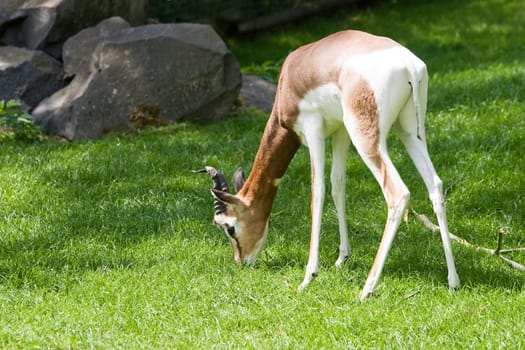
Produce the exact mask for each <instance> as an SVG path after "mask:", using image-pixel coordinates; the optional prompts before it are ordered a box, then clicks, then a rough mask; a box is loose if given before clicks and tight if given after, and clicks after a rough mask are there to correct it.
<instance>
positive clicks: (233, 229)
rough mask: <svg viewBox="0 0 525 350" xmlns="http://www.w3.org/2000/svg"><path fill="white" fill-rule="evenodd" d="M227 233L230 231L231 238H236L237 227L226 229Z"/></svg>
mask: <svg viewBox="0 0 525 350" xmlns="http://www.w3.org/2000/svg"><path fill="white" fill-rule="evenodd" d="M226 231H228V234H229V235H230V237H235V227H233V226H230V227H228V228H227V229H226Z"/></svg>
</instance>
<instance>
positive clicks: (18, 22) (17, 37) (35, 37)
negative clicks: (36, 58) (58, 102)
mask: <svg viewBox="0 0 525 350" xmlns="http://www.w3.org/2000/svg"><path fill="white" fill-rule="evenodd" d="M147 4H148V1H147V0H133V1H128V0H89V1H86V0H26V1H16V0H11V1H8V2H7V3H6V4H3V3H2V4H0V9H3V10H0V13H2V12H3V13H4V17H5V14H10V15H9V17H8V18H7V20H6V19H4V20H3V24H0V27H3V28H2V29H1V30H0V35H1V37H0V43H3V44H5V45H12V46H20V47H27V48H30V49H37V48H39V49H44V50H45V51H46V52H48V53H50V54H52V55H53V56H55V57H57V58H59V57H60V55H61V53H62V44H63V43H64V41H65V40H66V39H67V38H68V37H70V36H71V35H74V34H76V33H77V32H79V31H80V30H82V29H84V28H87V27H91V26H93V25H95V24H97V23H99V22H100V21H101V20H103V19H105V18H108V17H112V16H120V17H123V18H125V19H126V20H127V21H129V22H130V23H131V24H133V25H140V24H145V23H147V20H148V17H147ZM15 6H17V7H16V10H15V11H13V7H15Z"/></svg>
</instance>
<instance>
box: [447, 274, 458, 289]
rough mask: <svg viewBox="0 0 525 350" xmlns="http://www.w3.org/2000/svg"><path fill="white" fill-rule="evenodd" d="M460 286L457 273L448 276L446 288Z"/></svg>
mask: <svg viewBox="0 0 525 350" xmlns="http://www.w3.org/2000/svg"><path fill="white" fill-rule="evenodd" d="M460 287H461V282H460V281H459V276H458V274H457V273H455V274H453V275H449V276H448V288H449V289H450V290H454V291H455V290H458V289H459V288H460Z"/></svg>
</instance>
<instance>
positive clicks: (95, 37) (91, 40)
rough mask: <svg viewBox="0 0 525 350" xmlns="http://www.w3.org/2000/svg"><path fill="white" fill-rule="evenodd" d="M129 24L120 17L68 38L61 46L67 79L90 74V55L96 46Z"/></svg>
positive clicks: (106, 20)
mask: <svg viewBox="0 0 525 350" xmlns="http://www.w3.org/2000/svg"><path fill="white" fill-rule="evenodd" d="M130 26H131V25H130V24H129V23H128V22H126V21H125V20H124V19H123V18H121V17H111V18H108V19H105V20H103V21H102V22H100V23H99V24H97V25H96V26H95V27H91V28H86V29H84V30H82V31H80V32H79V33H77V34H76V35H74V36H72V37H70V38H69V39H68V40H66V42H65V43H64V46H63V60H64V71H65V73H66V75H67V76H68V77H73V76H75V75H77V74H88V73H89V72H90V69H91V68H90V67H89V65H90V63H91V54H92V53H93V52H94V51H95V48H96V47H97V45H98V44H99V43H100V42H102V41H104V39H105V38H108V37H110V36H112V35H114V34H115V32H118V31H120V30H122V29H127V28H130Z"/></svg>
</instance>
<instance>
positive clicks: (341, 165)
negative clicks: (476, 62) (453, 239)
mask: <svg viewBox="0 0 525 350" xmlns="http://www.w3.org/2000/svg"><path fill="white" fill-rule="evenodd" d="M427 85H428V74H427V70H426V65H425V63H424V62H422V61H421V60H420V59H419V58H418V57H416V56H415V55H414V54H413V53H411V52H410V51H409V50H408V49H406V48H404V47H403V46H401V45H400V44H398V43H396V42H395V41H393V40H391V39H388V38H385V37H378V36H374V35H371V34H368V33H364V32H359V31H352V30H347V31H342V32H338V33H335V34H332V35H330V36H328V37H326V38H324V39H321V40H319V41H317V42H314V43H311V44H309V45H305V46H302V47H300V48H299V49H297V50H295V51H294V52H292V53H291V54H290V55H289V56H288V57H287V58H286V60H285V62H284V64H283V67H282V70H281V74H280V77H279V83H278V86H277V93H276V96H275V102H274V106H273V111H272V113H271V116H270V118H269V120H268V122H267V124H266V127H265V129H264V133H263V136H262V139H261V143H260V146H259V149H258V151H257V154H256V156H255V161H254V163H253V167H252V171H251V173H250V175H249V176H248V179H247V180H246V182H245V181H244V176H242V173H241V172H237V173H236V175H235V176H234V180H233V182H234V187H235V191H236V194H231V193H229V191H228V186H227V183H226V180H225V178H224V175H222V174H221V173H219V172H217V171H216V170H215V169H214V168H211V167H206V168H205V169H203V170H201V172H208V173H209V174H210V175H211V176H212V177H213V179H214V183H215V185H214V188H213V190H212V192H213V196H214V197H215V209H216V210H215V216H214V220H213V222H214V224H215V225H216V226H218V227H219V228H221V229H222V230H224V231H225V232H226V234H227V236H228V238H229V240H230V243H231V246H232V248H233V252H234V258H235V261H236V262H237V263H245V264H251V263H253V262H254V261H255V259H256V258H257V256H258V255H259V253H260V252H261V250H262V249H263V247H264V244H265V242H266V238H267V234H268V219H269V216H270V211H271V208H272V203H273V200H274V198H275V194H276V192H277V188H278V185H279V183H280V181H281V178H282V176H283V175H284V173H285V171H286V169H287V167H288V165H289V164H290V162H291V160H292V158H293V156H294V154H295V153H296V151H297V150H298V148H299V146H300V145H301V143H302V144H304V145H306V146H307V147H308V148H309V152H310V160H311V177H312V199H311V214H312V226H311V240H310V252H309V257H308V263H307V265H306V276H305V278H304V280H303V282H302V283H301V285H300V287H299V288H300V289H303V288H305V287H306V286H308V284H309V283H310V282H311V281H312V280H313V279H314V278H315V277H316V276H317V273H318V255H319V238H320V231H321V217H322V212H323V202H324V197H325V181H324V168H325V138H327V137H329V136H331V137H332V148H333V161H332V169H331V174H330V180H331V185H332V186H331V190H332V197H333V199H334V202H335V207H336V211H337V217H338V220H339V233H340V246H339V257H338V259H337V261H336V263H335V264H336V266H337V267H341V265H342V264H343V263H344V261H345V260H346V259H347V258H348V257H349V255H350V246H349V243H348V234H347V224H346V219H345V201H344V199H345V167H346V159H347V153H348V149H349V146H350V142H352V143H353V145H354V146H355V148H356V149H357V151H358V153H359V155H360V156H361V158H362V159H363V161H364V162H365V164H366V165H367V166H368V168H369V169H370V170H371V172H372V174H373V175H374V177H375V178H376V180H377V182H378V183H379V185H380V186H381V189H382V191H383V195H384V197H385V199H386V203H387V206H388V217H387V222H386V227H385V229H384V233H383V238H382V239H381V243H380V245H379V249H378V252H377V255H376V257H375V260H374V263H373V265H372V268H371V270H370V272H369V275H368V278H367V280H366V283H365V285H364V288H363V290H362V292H361V295H360V298H361V300H363V299H365V298H366V297H368V296H369V295H371V294H372V293H373V292H374V290H375V288H376V286H377V284H378V281H379V278H380V276H381V271H382V269H383V266H384V264H385V260H386V257H387V254H388V251H389V250H390V246H391V244H392V241H393V239H394V236H395V234H396V232H397V229H398V227H399V224H400V222H401V220H402V217H403V215H404V213H405V211H406V210H407V207H408V202H409V197H410V193H409V191H408V189H407V187H406V185H405V184H404V183H403V181H402V180H401V177H400V176H399V174H398V172H397V170H396V168H395V167H394V165H393V163H392V161H391V160H390V157H389V155H388V150H387V135H388V133H389V130H390V128H391V127H392V126H394V129H395V130H396V131H397V134H398V135H399V137H400V138H401V141H402V142H403V144H404V145H405V147H406V149H407V151H408V154H409V156H410V157H411V159H412V160H413V162H414V164H415V166H416V168H417V170H418V172H419V173H420V174H421V176H422V178H423V180H424V182H425V185H426V187H427V189H428V193H429V196H430V200H431V201H432V205H433V208H434V212H435V214H436V216H437V219H438V223H439V227H440V231H441V239H442V241H443V247H444V250H445V258H446V262H447V266H448V283H449V286H450V288H452V289H455V288H458V287H459V285H460V282H459V278H458V275H457V273H456V268H455V265H454V257H453V254H452V248H451V243H450V238H449V231H448V227H447V219H446V213H445V205H444V198H443V190H442V182H441V180H440V178H439V177H438V175H437V173H436V171H435V170H434V166H433V164H432V162H431V160H430V157H429V154H428V151H427V144H426V139H425V127H424V120H425V112H426V103H427Z"/></svg>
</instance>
